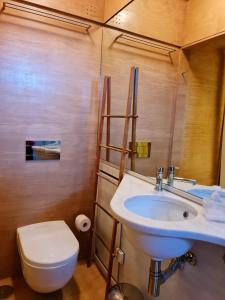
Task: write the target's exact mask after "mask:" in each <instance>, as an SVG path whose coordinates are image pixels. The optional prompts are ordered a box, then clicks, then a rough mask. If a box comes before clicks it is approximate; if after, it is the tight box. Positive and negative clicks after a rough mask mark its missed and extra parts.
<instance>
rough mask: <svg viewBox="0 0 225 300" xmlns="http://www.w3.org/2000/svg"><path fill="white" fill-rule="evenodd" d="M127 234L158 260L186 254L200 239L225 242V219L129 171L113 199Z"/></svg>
mask: <svg viewBox="0 0 225 300" xmlns="http://www.w3.org/2000/svg"><path fill="white" fill-rule="evenodd" d="M110 206H111V209H112V212H113V214H114V215H115V217H116V218H117V219H118V220H119V221H120V223H122V224H123V234H124V235H125V237H126V238H127V240H129V241H130V242H131V243H132V244H133V246H134V247H135V248H138V249H140V250H141V251H142V252H144V253H146V254H147V255H149V256H151V257H152V258H154V259H156V260H163V259H171V258H175V257H178V256H181V255H183V254H185V253H186V252H187V251H188V250H190V248H191V247H192V246H193V243H194V242H195V241H196V240H201V241H206V242H210V243H214V244H218V245H222V246H225V223H219V222H210V221H208V220H207V219H206V218H205V217H204V215H203V207H202V206H201V205H199V204H197V203H194V202H191V201H189V200H187V199H184V198H182V197H180V196H178V195H175V194H172V193H169V192H167V191H165V190H164V191H160V192H157V191H155V190H154V185H152V184H150V183H149V182H146V181H144V180H141V179H139V178H137V177H135V176H132V175H129V174H125V176H124V178H123V180H122V182H121V183H120V185H119V187H118V189H117V190H116V193H115V194H114V196H113V198H112V200H111V203H110Z"/></svg>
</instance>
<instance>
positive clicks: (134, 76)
mask: <svg viewBox="0 0 225 300" xmlns="http://www.w3.org/2000/svg"><path fill="white" fill-rule="evenodd" d="M137 89H138V68H136V67H132V68H131V71H130V80H129V89H128V97H127V102H126V110H125V114H124V115H112V114H111V77H108V76H106V77H105V78H104V85H103V93H102V99H101V109H100V122H99V130H98V141H97V161H96V180H95V191H94V192H95V199H96V200H95V202H94V205H93V217H92V229H91V236H90V254H89V259H88V266H90V265H91V261H92V253H93V245H94V241H93V238H94V236H95V237H96V238H97V239H99V240H100V241H101V242H102V244H103V246H104V247H105V248H106V249H107V250H108V252H109V262H108V274H107V281H106V293H105V299H106V298H107V294H108V292H109V289H110V285H111V278H112V268H113V259H114V256H115V254H114V251H115V244H116V233H117V226H118V224H119V222H118V221H117V219H116V218H115V217H114V216H113V215H112V214H111V213H110V212H108V211H107V210H106V209H105V208H104V207H103V206H102V205H101V204H99V203H98V201H97V193H98V179H99V177H101V178H104V179H105V180H107V181H110V182H111V183H112V184H115V185H117V186H118V185H119V184H120V182H121V180H122V178H123V175H124V171H125V160H126V156H127V154H129V153H130V158H131V169H132V170H134V168H135V153H136V152H135V151H136V150H135V149H136V120H137V117H138V116H137ZM105 110H106V113H105ZM111 118H121V119H124V129H123V139H122V146H121V147H117V146H113V145H111V144H110V129H111V128H110V125H111V124H110V120H111ZM105 120H106V125H107V126H106V144H103V142H102V140H103V129H104V121H105ZM130 120H132V131H131V147H130V149H128V138H129V124H130ZM102 149H106V161H109V160H110V150H112V151H116V152H119V153H120V154H121V156H120V163H119V176H118V179H117V182H115V180H111V179H110V176H107V175H105V174H104V173H103V172H102V171H101V170H100V162H101V154H102ZM97 208H98V209H101V210H102V211H103V212H104V213H106V214H107V215H108V216H109V217H110V218H112V220H113V230H112V238H111V244H110V246H108V245H107V244H106V243H105V241H104V240H103V239H102V238H101V236H100V235H99V234H98V233H97V232H96V230H95V220H96V213H97Z"/></svg>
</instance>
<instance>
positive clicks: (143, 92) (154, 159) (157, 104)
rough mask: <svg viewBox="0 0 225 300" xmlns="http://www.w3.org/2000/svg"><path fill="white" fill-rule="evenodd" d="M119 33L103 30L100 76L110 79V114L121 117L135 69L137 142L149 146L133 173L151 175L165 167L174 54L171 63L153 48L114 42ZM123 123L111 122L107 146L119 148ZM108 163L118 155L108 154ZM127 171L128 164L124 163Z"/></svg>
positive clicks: (175, 60)
mask: <svg viewBox="0 0 225 300" xmlns="http://www.w3.org/2000/svg"><path fill="white" fill-rule="evenodd" d="M119 34H120V32H118V31H116V30H111V29H107V28H104V31H103V48H102V75H110V76H112V105H111V106H112V113H113V114H121V113H122V114H123V113H124V112H125V104H126V99H127V94H128V82H129V76H130V68H131V66H137V67H139V71H140V72H139V91H138V116H139V118H138V120H137V140H140V141H142V140H146V141H150V142H151V143H152V148H151V156H150V158H142V159H136V171H137V172H138V173H141V174H143V175H152V176H154V175H155V170H156V167H157V166H160V165H162V166H165V167H166V166H167V165H168V160H169V155H170V153H169V151H170V149H169V148H170V142H171V133H172V130H171V126H172V118H173V109H174V101H175V94H176V79H177V54H176V53H174V54H172V57H173V58H172V61H173V63H171V60H170V58H169V56H168V55H165V53H163V54H162V53H160V51H158V50H157V49H154V48H149V47H147V48H146V49H143V48H142V49H140V47H142V46H141V45H140V44H133V45H129V44H126V42H125V44H121V43H114V44H112V42H113V41H114V39H115V38H116V37H117V36H118V35H119ZM123 126H124V120H118V119H116V120H115V119H112V121H111V137H112V139H111V143H112V144H113V145H117V146H121V143H122V128H123ZM111 158H112V162H114V163H118V159H119V155H116V156H114V153H113V151H112V152H111ZM127 167H128V168H129V167H130V165H129V164H128V165H127Z"/></svg>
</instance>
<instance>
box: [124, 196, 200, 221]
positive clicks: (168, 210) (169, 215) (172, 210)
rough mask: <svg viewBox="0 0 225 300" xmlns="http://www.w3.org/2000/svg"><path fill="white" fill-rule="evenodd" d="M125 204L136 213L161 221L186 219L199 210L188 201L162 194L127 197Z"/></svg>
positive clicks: (193, 215)
mask: <svg viewBox="0 0 225 300" xmlns="http://www.w3.org/2000/svg"><path fill="white" fill-rule="evenodd" d="M124 206H125V207H126V208H127V209H128V210H129V211H130V212H133V213H134V214H136V215H139V216H142V217H144V218H149V219H153V220H160V221H167V222H170V221H186V220H187V219H191V218H194V217H195V216H196V215H197V211H196V210H195V209H194V208H192V207H191V206H190V205H188V204H186V203H182V202H179V201H178V200H176V199H174V198H172V197H168V196H160V195H137V196H133V197H130V198H127V199H126V200H125V201H124Z"/></svg>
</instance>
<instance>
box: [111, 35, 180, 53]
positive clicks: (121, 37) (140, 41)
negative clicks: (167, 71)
mask: <svg viewBox="0 0 225 300" xmlns="http://www.w3.org/2000/svg"><path fill="white" fill-rule="evenodd" d="M121 40H126V41H129V42H134V43H137V44H142V45H145V46H149V47H151V48H157V49H160V50H162V51H165V52H166V54H167V55H170V53H172V52H175V51H176V50H177V48H173V47H169V46H166V45H164V44H160V43H156V42H155V41H151V40H147V39H143V38H138V37H133V36H131V35H128V34H124V33H122V34H120V35H118V36H117V37H116V38H115V39H114V40H113V42H112V44H111V46H112V45H113V44H114V43H119V42H121ZM128 46H129V44H128ZM144 50H147V49H144Z"/></svg>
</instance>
